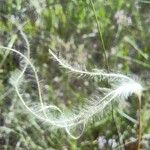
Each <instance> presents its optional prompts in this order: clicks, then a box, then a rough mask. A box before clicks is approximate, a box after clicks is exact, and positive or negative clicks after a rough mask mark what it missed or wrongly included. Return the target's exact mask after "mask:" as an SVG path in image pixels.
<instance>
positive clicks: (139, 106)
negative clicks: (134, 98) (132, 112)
mask: <svg viewBox="0 0 150 150" xmlns="http://www.w3.org/2000/svg"><path fill="white" fill-rule="evenodd" d="M141 127H142V126H141V96H138V128H137V138H138V142H137V143H138V146H137V150H140V145H141V144H140V143H141Z"/></svg>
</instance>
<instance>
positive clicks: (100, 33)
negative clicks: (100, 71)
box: [90, 0, 109, 71]
mask: <svg viewBox="0 0 150 150" xmlns="http://www.w3.org/2000/svg"><path fill="white" fill-rule="evenodd" d="M90 3H91V6H92V9H93V12H94V16H95V19H96V24H97V28H98V33H99V38H100V40H101V42H102V47H103V52H104V58H105V62H106V67H107V71H109V64H108V59H107V55H106V48H105V44H104V40H103V35H102V31H101V26H100V23H99V21H98V18H97V15H96V10H95V7H94V3H93V1H92V0H90Z"/></svg>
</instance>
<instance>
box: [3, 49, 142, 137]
mask: <svg viewBox="0 0 150 150" xmlns="http://www.w3.org/2000/svg"><path fill="white" fill-rule="evenodd" d="M0 48H1V49H9V50H10V51H13V52H15V53H17V54H18V55H20V56H21V57H22V58H23V59H25V61H26V62H27V64H28V65H29V66H30V67H31V69H32V70H33V72H34V74H35V78H36V82H37V85H38V93H39V100H40V104H41V105H37V106H35V107H29V106H27V105H26V103H25V100H24V99H23V96H22V95H21V93H20V90H19V88H20V86H19V85H17V84H14V87H15V90H16V93H17V94H18V97H19V98H20V100H21V101H22V103H23V104H24V106H25V107H26V108H27V110H28V111H29V112H30V113H32V114H33V115H34V116H35V117H36V118H38V119H40V120H41V121H44V122H46V123H49V124H51V125H53V126H56V127H57V128H64V129H65V130H66V132H67V133H68V134H69V135H70V136H71V137H72V138H75V139H77V138H79V137H80V136H81V135H82V133H83V130H84V127H85V124H86V123H87V122H89V121H90V120H91V119H92V118H93V116H95V115H98V114H101V113H102V112H103V111H105V109H106V108H107V107H108V106H109V105H110V104H111V102H112V101H117V102H119V101H118V99H119V100H120V99H121V100H125V99H127V98H128V97H129V96H130V95H132V94H136V95H137V96H141V94H142V90H143V88H142V86H141V85H140V84H139V83H137V82H136V81H134V80H133V79H131V78H129V77H127V76H125V75H122V74H115V73H105V72H101V71H93V72H89V71H87V70H79V69H77V68H74V67H73V66H71V65H69V64H68V63H67V62H66V61H64V60H62V59H60V58H59V57H57V55H55V54H54V53H53V52H52V51H51V50H49V52H50V53H51V54H52V56H53V57H54V59H55V60H56V61H57V62H59V64H60V65H61V66H62V67H64V68H66V69H69V70H70V71H71V72H73V73H79V74H86V75H90V76H100V77H105V78H107V79H109V78H116V79H118V80H120V81H119V82H116V84H114V83H113V84H112V89H110V90H109V91H108V92H107V93H106V94H105V95H104V96H103V97H102V98H101V97H98V98H96V99H92V100H88V101H87V102H86V104H85V106H84V107H82V108H80V109H79V110H78V112H77V113H73V112H70V113H69V112H64V111H62V110H61V109H60V108H59V107H57V106H55V105H44V104H43V100H42V94H41V89H40V86H39V79H38V75H37V72H36V69H35V67H34V65H33V64H32V63H31V61H30V60H29V59H28V58H27V57H26V56H25V55H23V54H22V53H20V52H19V51H17V50H15V49H12V48H8V47H3V46H0ZM19 80H20V79H19ZM110 84H111V83H110ZM52 112H55V113H58V114H59V116H56V115H53V113H52ZM79 128H80V129H81V131H80V133H79V134H77V135H73V133H72V129H76V130H75V131H76V132H77V130H78V129H79Z"/></svg>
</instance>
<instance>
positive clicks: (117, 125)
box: [0, 0, 150, 150]
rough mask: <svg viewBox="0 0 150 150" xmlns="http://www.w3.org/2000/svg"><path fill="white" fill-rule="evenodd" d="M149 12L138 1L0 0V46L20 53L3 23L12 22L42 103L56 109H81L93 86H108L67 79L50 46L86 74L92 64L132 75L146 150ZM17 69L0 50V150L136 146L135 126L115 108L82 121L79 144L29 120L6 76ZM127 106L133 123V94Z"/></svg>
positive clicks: (149, 135) (149, 136)
mask: <svg viewBox="0 0 150 150" xmlns="http://www.w3.org/2000/svg"><path fill="white" fill-rule="evenodd" d="M149 14H150V2H149V1H140V0H139V1H138V0H132V1H129V0H128V1H125V0H114V1H113V0H93V1H92V0H42V1H40V0H32V1H30V0H7V1H6V0H0V45H3V46H9V47H12V48H15V49H17V50H20V51H21V52H25V51H26V43H25V41H24V39H23V38H22V37H21V35H20V32H19V31H18V29H17V27H16V25H15V24H13V23H12V22H11V21H10V19H9V18H10V17H14V18H15V19H16V20H18V24H20V25H21V26H23V31H24V32H25V34H26V35H27V37H28V40H29V42H30V48H31V57H32V59H33V60H34V65H35V66H36V68H37V70H38V71H39V75H40V78H41V79H43V80H44V81H43V80H42V83H43V85H44V91H45V90H46V91H48V93H49V95H48V97H45V99H46V101H48V102H50V103H54V104H56V105H58V106H60V107H62V108H64V107H68V108H70V109H72V108H73V107H74V106H75V105H82V104H84V101H85V98H88V97H89V96H90V95H91V93H93V92H94V91H96V90H97V89H98V87H100V86H107V82H102V81H99V80H98V79H91V78H86V77H85V78H78V77H76V76H74V75H73V76H72V75H71V74H68V72H66V70H64V69H61V68H60V67H59V65H58V64H57V63H56V62H54V61H53V60H52V59H51V56H50V55H49V53H48V49H49V48H50V47H51V48H53V49H54V50H55V52H56V53H58V52H59V53H61V54H62V55H63V57H64V58H66V59H67V60H69V61H70V62H72V63H76V62H78V63H79V64H82V65H85V66H86V67H87V68H88V69H89V70H91V69H92V68H95V66H96V67H97V68H100V69H105V70H107V71H112V72H121V73H124V74H129V75H131V76H132V75H134V76H135V77H134V78H137V80H140V81H141V83H142V84H143V85H144V87H145V90H144V94H143V97H142V143H143V149H147V150H148V149H149V148H150V115H149V114H150V83H149V77H150V74H149V73H150V28H149V26H150V15H149ZM16 24H17V22H16ZM102 41H103V42H102ZM18 66H19V60H18V58H17V56H16V55H15V54H13V55H10V54H9V52H7V51H6V52H5V53H2V52H1V51H0V150H3V149H9V150H15V149H16V150H21V149H22V150H26V149H28V150H53V149H56V150H59V149H60V150H77V149H83V150H94V149H106V150H109V149H113V147H115V148H114V149H123V145H122V144H123V143H124V145H125V149H127V150H130V149H131V150H132V149H133V150H134V149H135V143H136V142H132V141H134V139H136V125H135V124H134V123H132V122H130V121H129V120H127V119H126V118H124V117H123V116H121V115H120V114H119V113H117V112H115V111H113V109H112V111H109V112H108V113H107V114H104V117H102V118H99V119H95V121H93V123H91V124H88V126H86V130H85V131H84V133H83V135H82V137H81V138H80V139H78V140H73V139H71V138H70V137H69V136H68V135H67V134H66V133H65V131H63V130H56V131H52V130H53V129H52V128H51V126H49V125H45V124H44V123H41V122H39V121H37V120H35V119H34V118H33V117H32V116H31V115H29V113H28V112H27V111H26V109H25V108H24V107H23V105H22V103H21V102H20V101H19V99H18V97H17V96H16V94H15V91H13V88H12V87H11V85H10V84H9V78H10V75H11V71H13V70H14V69H15V68H17V67H18ZM29 88H30V87H29ZM44 91H43V92H44ZM43 95H44V94H43ZM31 101H32V100H31ZM127 102H128V106H125V108H124V111H125V112H126V113H127V114H128V115H129V116H131V117H133V118H135V119H136V117H137V116H136V103H137V102H136V97H134V95H133V96H132V97H130V98H129V99H128V100H127ZM122 106H124V104H122ZM120 141H121V142H122V143H121V142H120ZM128 142H130V143H129V144H127V143H128ZM115 144H116V145H117V146H116V145H115ZM104 145H105V146H104Z"/></svg>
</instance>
